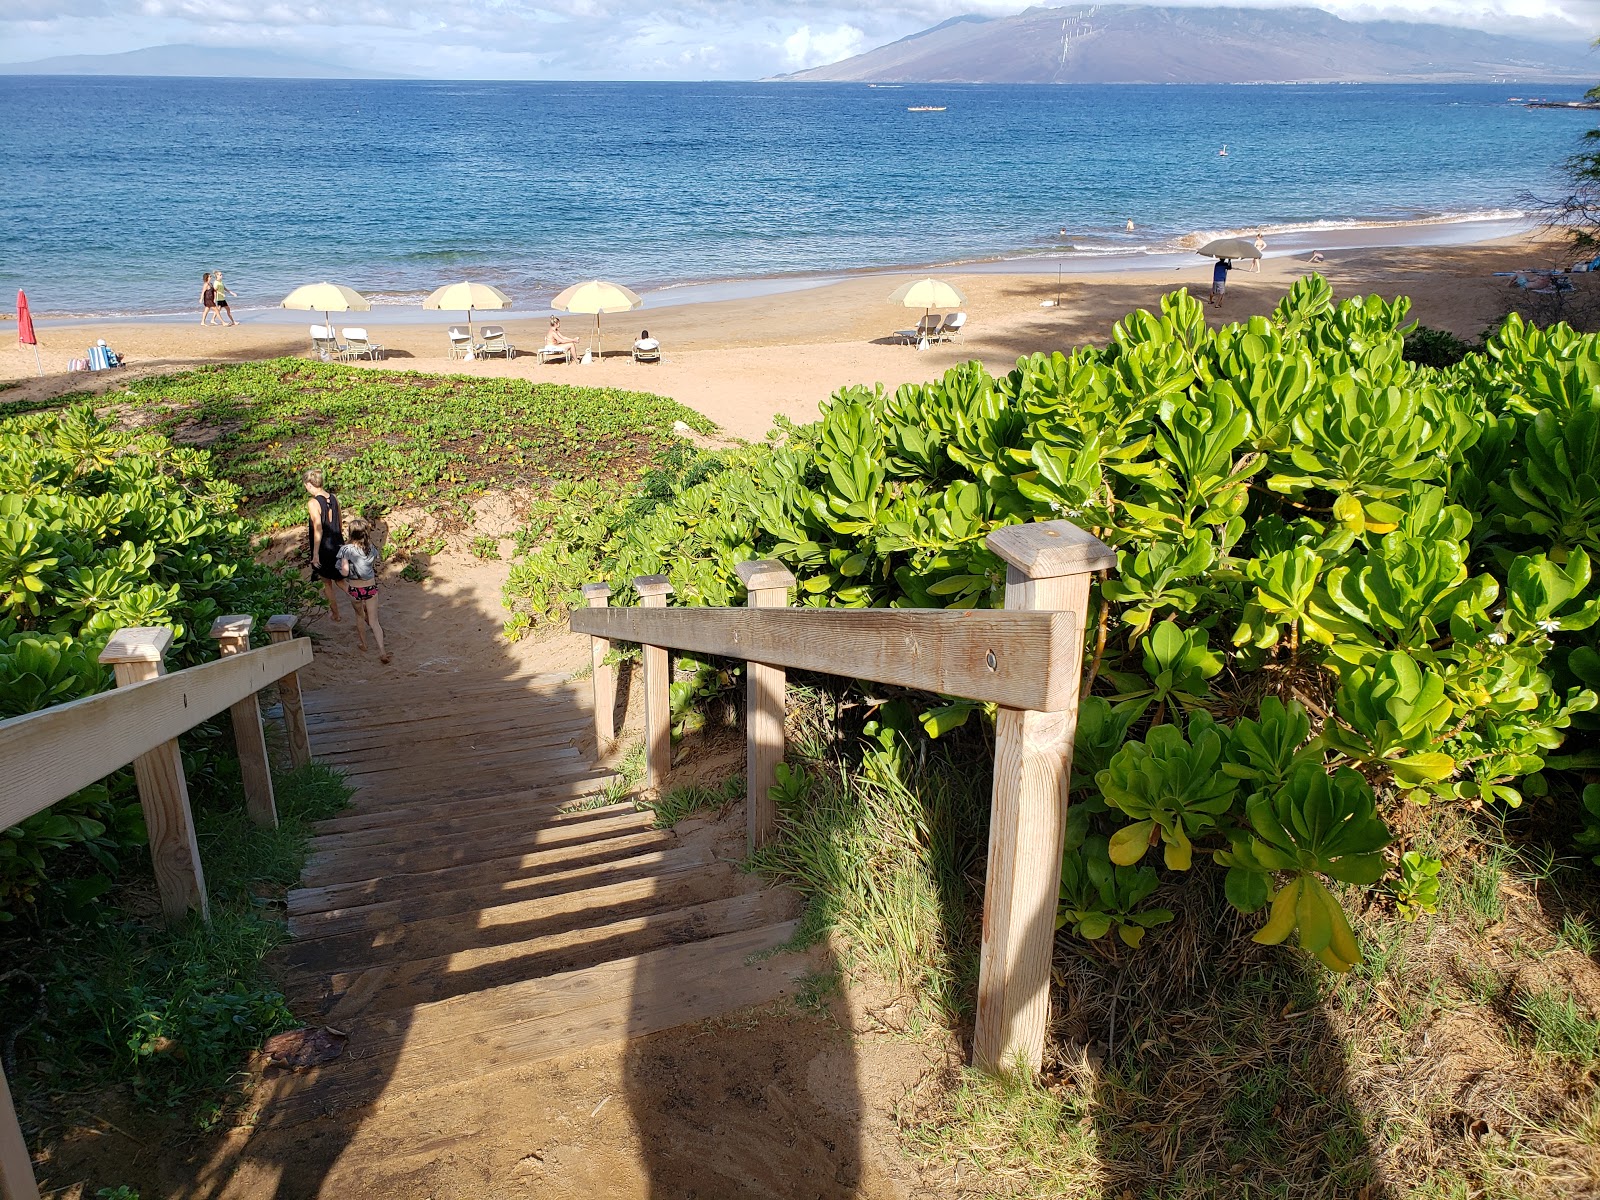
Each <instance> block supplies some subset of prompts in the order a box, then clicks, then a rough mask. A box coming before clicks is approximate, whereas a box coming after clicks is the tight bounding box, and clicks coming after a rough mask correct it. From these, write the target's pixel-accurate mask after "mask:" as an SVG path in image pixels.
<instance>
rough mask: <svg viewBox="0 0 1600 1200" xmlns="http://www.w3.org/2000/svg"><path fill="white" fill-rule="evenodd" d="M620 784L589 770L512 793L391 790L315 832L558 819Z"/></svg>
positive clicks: (362, 799)
mask: <svg viewBox="0 0 1600 1200" xmlns="http://www.w3.org/2000/svg"><path fill="white" fill-rule="evenodd" d="M615 778H616V776H615V775H613V774H611V773H610V772H609V771H606V770H604V769H603V768H590V769H589V770H588V771H587V773H585V774H574V775H568V776H563V777H562V778H560V779H556V780H552V781H550V782H548V783H544V784H541V785H538V786H534V787H529V786H525V785H524V786H520V787H519V786H516V785H515V784H513V785H512V786H509V787H508V786H507V785H506V783H505V781H504V780H494V779H486V780H483V781H481V783H480V784H479V790H468V791H451V790H447V789H443V788H432V789H424V790H423V791H420V792H408V793H405V794H402V795H394V794H393V793H394V789H393V788H392V786H391V788H388V789H372V790H369V791H367V792H366V793H364V794H359V795H355V796H352V797H351V798H350V807H349V808H347V809H345V811H343V812H341V813H340V814H339V815H338V816H336V817H328V818H327V819H326V820H322V821H318V822H317V826H316V828H317V832H318V833H347V832H350V831H352V830H356V829H375V828H378V827H380V826H384V825H391V824H395V823H397V822H421V821H437V820H440V819H442V818H446V817H451V816H463V817H466V816H483V815H485V814H493V813H502V812H503V813H512V812H519V811H520V812H527V813H535V812H539V811H543V810H546V809H547V810H548V811H550V812H552V813H553V812H555V811H556V810H557V809H559V808H561V807H562V806H564V805H567V804H570V803H572V801H574V800H577V799H581V798H583V797H585V796H592V795H596V794H598V793H600V792H603V791H605V789H606V787H607V786H608V785H610V783H611V782H612V781H613V780H614V779H615ZM391 796H392V797H393V798H392V799H390V798H389V797H391Z"/></svg>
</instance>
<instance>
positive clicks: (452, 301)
mask: <svg viewBox="0 0 1600 1200" xmlns="http://www.w3.org/2000/svg"><path fill="white" fill-rule="evenodd" d="M422 307H423V308H442V309H444V310H445V311H446V312H461V311H465V312H466V314H467V337H468V339H470V338H471V337H472V310H473V309H475V308H510V307H511V297H510V296H508V295H506V294H505V293H504V292H502V291H501V290H500V289H499V288H497V287H490V286H489V285H488V284H487V283H471V282H468V281H467V280H462V281H461V282H460V283H447V284H445V285H444V286H443V287H442V288H436V289H435V290H434V291H433V292H432V293H431V294H430V295H429V296H428V298H427V299H426V300H424V301H423V302H422Z"/></svg>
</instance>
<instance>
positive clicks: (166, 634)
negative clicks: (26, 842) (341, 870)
mask: <svg viewBox="0 0 1600 1200" xmlns="http://www.w3.org/2000/svg"><path fill="white" fill-rule="evenodd" d="M250 623H251V621H250V618H249V617H246V616H224V617H219V618H218V619H217V621H216V624H215V625H213V626H212V629H211V636H212V637H214V638H217V639H218V640H219V641H220V642H221V643H222V652H223V655H224V657H222V658H219V659H217V660H216V661H215V662H209V663H205V664H203V665H202V666H198V667H190V668H188V669H187V670H184V671H179V672H178V673H177V674H175V675H168V674H166V667H165V665H164V664H165V659H166V654H167V647H168V646H170V645H171V644H172V630H170V629H166V628H160V627H152V628H138V629H120V630H118V631H117V632H116V633H115V634H114V635H112V637H111V640H110V641H109V642H107V643H106V648H105V650H104V651H103V652H102V653H101V655H100V661H101V662H103V663H105V664H107V665H108V666H110V667H111V668H112V670H113V671H114V672H115V674H116V679H117V689H116V691H113V692H101V693H99V694H97V695H94V696H85V697H84V698H83V699H81V700H73V701H70V702H68V703H66V704H58V705H56V706H55V707H53V708H45V709H41V710H40V711H38V712H32V713H24V714H23V715H22V716H20V717H12V718H10V719H9V720H5V721H0V829H7V828H10V827H11V826H12V825H15V824H17V823H18V822H21V821H26V820H27V819H28V818H29V817H31V816H33V815H34V814H35V813H37V812H41V811H43V810H44V809H46V808H49V807H50V805H52V804H54V803H55V802H56V801H58V800H64V799H66V798H67V797H68V796H70V795H72V794H73V793H74V792H77V791H80V790H81V789H83V788H86V787H88V786H89V785H90V784H92V783H95V782H96V781H98V780H100V779H104V778H105V777H106V776H107V775H109V774H111V772H113V771H116V770H119V769H120V768H122V767H125V766H127V765H128V764H129V763H132V764H133V767H134V774H135V775H136V776H137V778H138V781H139V804H140V807H141V808H142V809H143V810H144V818H145V825H146V827H147V828H148V829H149V832H150V856H151V858H152V860H153V862H154V866H155V875H156V887H157V889H158V891H159V892H160V895H161V908H162V912H163V913H164V914H165V915H166V916H167V918H168V919H177V918H179V917H182V916H183V915H184V914H185V913H187V912H188V911H189V910H190V909H193V910H195V911H197V912H198V913H199V914H200V916H201V917H202V918H206V917H208V915H209V913H208V909H207V905H206V892H205V876H204V875H203V874H202V872H201V868H200V851H199V847H198V845H197V844H196V841H195V836H194V818H193V814H192V813H191V812H190V811H189V791H188V786H187V784H186V783H185V782H184V778H183V759H182V757H181V756H180V755H179V753H178V741H177V739H178V736H179V735H180V734H183V733H187V732H189V730H191V729H193V728H194V727H195V726H196V725H198V724H200V723H201V722H202V721H206V720H209V719H210V718H212V717H214V716H216V715H217V714H218V713H220V712H222V711H223V710H224V709H233V727H234V734H235V737H236V738H237V739H238V740H239V750H240V760H241V765H242V768H243V770H244V772H245V790H246V793H247V803H248V804H249V805H250V810H251V816H252V817H254V818H255V819H256V820H257V821H258V822H260V823H262V824H276V823H277V816H276V813H275V812H274V811H273V808H272V780H271V777H270V775H269V774H268V772H267V763H266V747H265V743H264V742H263V741H262V736H261V720H260V710H259V709H258V708H257V706H256V694H257V693H258V692H260V691H261V689H262V688H264V687H266V686H267V685H268V684H271V683H278V684H279V685H280V688H281V689H282V690H283V691H284V695H285V704H284V721H285V724H287V725H288V727H289V744H290V747H291V754H293V756H294V758H295V762H296V765H299V764H300V762H301V761H302V758H301V754H303V755H304V760H306V761H308V760H309V758H310V748H309V744H308V742H307V741H306V731H305V720H304V717H303V716H302V715H301V712H300V705H299V699H300V685H299V679H298V676H297V674H296V673H297V672H298V671H299V670H300V668H302V667H307V666H310V665H311V643H310V642H309V641H307V640H305V639H304V638H302V639H299V640H289V639H291V638H292V636H293V630H294V618H293V617H290V616H283V617H273V618H272V619H271V620H270V621H269V622H268V623H267V627H268V629H269V630H271V632H272V636H273V644H272V645H271V646H268V647H266V648H265V649H261V650H250V649H247V648H246V647H247V646H248V645H249V635H250ZM291 693H292V696H293V700H294V703H293V711H292V712H291V710H290V704H289V703H288V699H289V696H290V694H291ZM296 747H298V751H296ZM252 772H253V773H254V778H252ZM0 1200H39V1188H38V1184H37V1183H36V1182H35V1180H34V1177H33V1164H32V1162H31V1161H30V1160H29V1157H28V1146H27V1142H26V1141H25V1140H24V1139H23V1136H22V1127H21V1125H20V1124H19V1122H18V1121H17V1114H16V1109H15V1107H14V1106H13V1104H12V1099H11V1092H10V1089H9V1087H8V1085H7V1083H6V1078H5V1074H4V1072H3V1071H0Z"/></svg>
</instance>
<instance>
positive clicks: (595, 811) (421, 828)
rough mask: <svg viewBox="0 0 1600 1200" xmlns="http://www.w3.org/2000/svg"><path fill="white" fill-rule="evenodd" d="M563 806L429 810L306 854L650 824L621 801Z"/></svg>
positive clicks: (337, 835) (324, 842)
mask: <svg viewBox="0 0 1600 1200" xmlns="http://www.w3.org/2000/svg"><path fill="white" fill-rule="evenodd" d="M565 803H567V801H557V802H553V804H552V807H549V808H546V809H542V810H537V811H529V810H526V809H522V808H509V809H505V808H496V809H491V810H489V811H487V812H479V813H468V814H460V813H456V812H455V811H454V810H453V808H452V807H451V806H444V807H441V808H439V809H436V810H430V813H431V815H429V816H427V817H419V818H416V819H413V820H408V821H394V822H389V823H387V824H383V825H377V826H373V827H370V828H364V829H352V830H348V831H346V832H338V831H330V832H327V833H318V834H317V835H316V836H315V837H313V838H312V839H311V842H310V850H311V854H312V859H313V861H316V860H317V859H318V858H319V856H321V855H324V854H336V853H343V852H345V851H349V852H350V853H352V854H363V853H366V852H367V851H375V852H376V853H379V854H384V853H388V852H389V851H388V850H386V849H384V848H385V847H392V846H394V845H395V844H397V843H399V844H404V845H406V846H417V845H424V846H426V845H429V844H435V845H446V844H448V843H450V842H452V841H455V840H457V839H471V840H477V839H479V838H485V839H495V838H507V839H511V840H513V841H514V839H515V838H516V837H517V836H519V835H520V834H522V833H529V834H530V835H531V834H541V833H546V832H547V833H548V834H549V836H552V837H557V838H559V837H562V836H566V833H565V831H567V830H569V829H577V828H580V827H581V826H582V825H583V824H585V823H590V822H593V823H603V822H607V821H612V820H616V821H622V820H624V819H628V820H633V819H637V820H639V821H641V822H643V823H645V824H648V823H649V822H650V820H651V818H650V817H649V816H647V815H645V814H641V813H638V812H636V811H635V810H634V807H633V805H632V804H631V803H628V802H626V801H622V802H618V803H616V804H607V805H605V806H604V807H601V808H591V809H585V810H583V811H580V812H562V811H561V810H560V808H559V807H558V805H559V804H565Z"/></svg>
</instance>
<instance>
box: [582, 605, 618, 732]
mask: <svg viewBox="0 0 1600 1200" xmlns="http://www.w3.org/2000/svg"><path fill="white" fill-rule="evenodd" d="M610 599H611V589H610V588H609V587H608V586H607V585H605V584H603V583H586V584H584V585H583V602H584V604H585V605H587V606H588V607H589V608H605V607H606V606H607V604H608V602H609V601H610ZM609 653H611V643H610V642H608V641H606V639H605V638H590V639H589V667H590V675H591V677H592V682H593V684H594V738H595V744H596V745H598V746H602V747H604V746H608V745H610V744H611V742H612V741H613V740H615V738H616V736H617V729H616V720H615V712H616V707H617V670H616V668H615V667H614V666H612V665H611V664H610V663H608V662H606V655H607V654H609Z"/></svg>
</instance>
